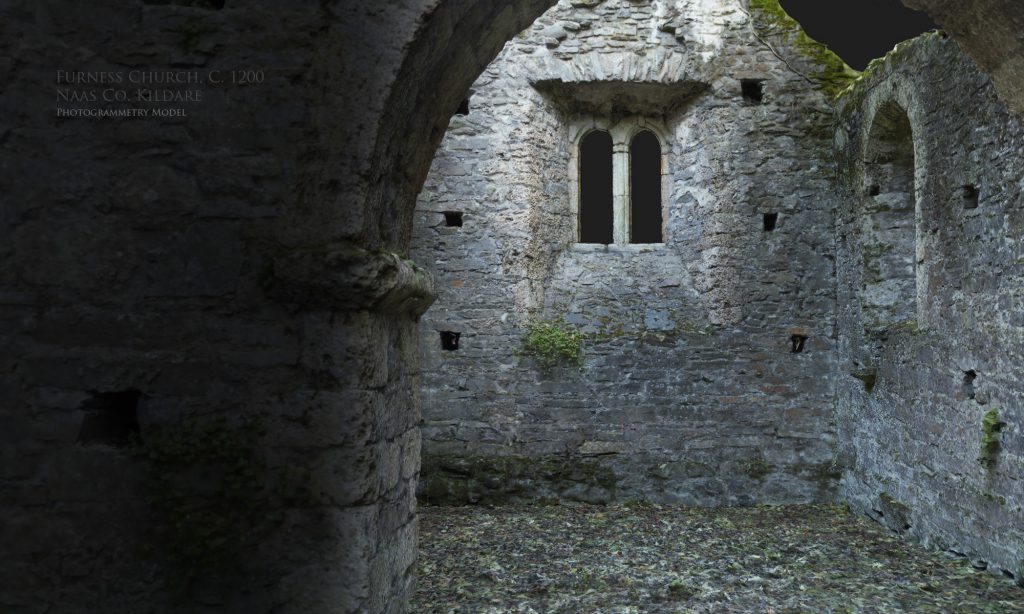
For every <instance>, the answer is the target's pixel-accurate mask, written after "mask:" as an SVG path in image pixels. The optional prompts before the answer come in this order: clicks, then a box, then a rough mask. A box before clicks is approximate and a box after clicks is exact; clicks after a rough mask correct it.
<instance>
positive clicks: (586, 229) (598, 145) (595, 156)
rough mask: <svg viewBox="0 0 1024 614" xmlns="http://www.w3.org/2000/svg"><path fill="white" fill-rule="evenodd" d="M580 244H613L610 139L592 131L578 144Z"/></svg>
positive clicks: (606, 134)
mask: <svg viewBox="0 0 1024 614" xmlns="http://www.w3.org/2000/svg"><path fill="white" fill-rule="evenodd" d="M579 172H580V176H579V180H580V243H603V244H604V245H608V244H609V243H612V242H613V238H612V223H613V222H612V220H613V218H614V211H613V205H612V137H611V135H610V134H608V133H607V132H604V131H603V130H595V131H593V132H591V133H590V134H588V135H586V136H585V137H583V140H582V141H581V142H580V168H579Z"/></svg>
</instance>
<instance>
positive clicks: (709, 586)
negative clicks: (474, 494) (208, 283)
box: [410, 504, 1024, 614]
mask: <svg viewBox="0 0 1024 614" xmlns="http://www.w3.org/2000/svg"><path fill="white" fill-rule="evenodd" d="M417 572H418V575H417V591H416V594H415V596H414V597H413V601H412V604H411V605H410V611H411V612H443V613H449V612H451V613H469V612H473V613H476V612H491V613H505V612H516V613H518V612H524V613H525V612H537V613H547V612H551V613H554V612H565V613H570V612H572V613H575V612H593V613H609V614H610V613H612V612H614V613H623V612H638V613H639V612H903V611H912V612H952V611H955V612H1000V613H1001V612H1024V590H1022V589H1021V588H1019V587H1017V586H1015V585H1014V584H1013V583H1012V582H1011V581H1009V580H1003V579H1000V578H996V577H994V576H993V575H991V574H989V573H986V572H980V571H974V570H972V569H971V568H970V564H969V562H967V561H965V560H957V559H950V558H948V557H945V556H943V555H942V554H941V553H937V552H929V551H927V550H924V549H922V548H921V547H919V546H915V545H913V544H910V543H907V542H905V541H903V540H901V539H899V538H897V537H896V536H894V535H893V534H891V533H889V532H887V530H886V529H885V528H884V527H882V526H880V525H877V524H875V523H873V522H871V521H869V520H867V519H865V518H862V517H858V516H855V515H853V514H850V513H848V512H847V511H845V510H844V509H843V508H841V507H838V506H832V505H797V506H784V507H746V508H726V509H714V510H710V509H709V510H700V509H688V508H675V507H669V506H637V505H628V504H627V505H613V506H573V507H563V506H543V507H541V506H534V507H531V506H525V505H519V506H508V507H497V508H489V507H433V506H426V507H421V508H420V557H419V562H418V569H417Z"/></svg>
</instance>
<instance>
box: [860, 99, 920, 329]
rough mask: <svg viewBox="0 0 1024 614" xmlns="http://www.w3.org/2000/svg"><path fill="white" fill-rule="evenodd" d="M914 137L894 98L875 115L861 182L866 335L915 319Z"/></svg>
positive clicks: (869, 135)
mask: <svg viewBox="0 0 1024 614" xmlns="http://www.w3.org/2000/svg"><path fill="white" fill-rule="evenodd" d="M914 160H915V155H914V135H913V129H912V128H911V124H910V118H909V116H908V115H907V112H906V111H905V110H904V108H903V107H902V106H900V105H899V103H897V102H896V101H894V100H891V99H890V100H887V101H885V102H883V103H882V104H881V105H879V106H878V107H877V109H876V111H875V114H874V116H873V117H872V119H871V122H870V127H869V129H868V131H867V137H866V139H865V141H864V153H863V156H862V158H861V163H862V165H863V171H862V186H861V220H860V222H861V224H860V226H861V232H860V246H861V254H862V264H863V266H862V269H861V271H862V274H861V288H860V297H861V318H862V322H863V325H864V328H865V331H866V333H867V334H868V336H869V337H870V336H872V335H874V334H884V331H886V330H888V329H889V328H891V327H895V326H900V325H907V324H911V323H913V324H916V323H917V298H918V297H917V294H918V293H917V283H918V282H917V279H918V271H917V227H918V223H917V220H918V218H919V211H918V209H919V208H918V199H917V195H916V193H915V192H916V190H915V186H916V181H915V176H914V173H915V164H914Z"/></svg>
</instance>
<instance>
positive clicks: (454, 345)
mask: <svg viewBox="0 0 1024 614" xmlns="http://www.w3.org/2000/svg"><path fill="white" fill-rule="evenodd" d="M461 336H462V333H457V332H455V331H450V330H442V331H441V349H442V350H444V351H446V352H454V351H455V350H457V349H459V337H461Z"/></svg>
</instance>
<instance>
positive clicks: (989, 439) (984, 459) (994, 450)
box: [978, 408, 1006, 469]
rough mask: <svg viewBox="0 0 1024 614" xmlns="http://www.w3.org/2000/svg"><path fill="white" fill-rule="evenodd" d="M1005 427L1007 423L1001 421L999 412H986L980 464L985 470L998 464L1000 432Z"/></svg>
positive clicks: (983, 421) (993, 410)
mask: <svg viewBox="0 0 1024 614" xmlns="http://www.w3.org/2000/svg"><path fill="white" fill-rule="evenodd" d="M1004 426H1006V423H1005V422H1001V421H1000V420H999V410H998V409H995V408H993V409H990V410H988V411H987V412H985V415H984V416H983V417H982V419H981V450H980V453H979V455H978V462H979V463H981V465H982V466H983V467H985V468H988V469H991V468H992V467H993V466H994V465H995V464H996V456H997V455H998V454H999V432H1000V431H1002V430H1003V427H1004Z"/></svg>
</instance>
